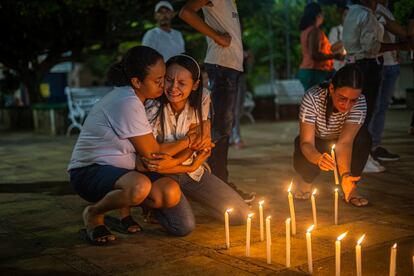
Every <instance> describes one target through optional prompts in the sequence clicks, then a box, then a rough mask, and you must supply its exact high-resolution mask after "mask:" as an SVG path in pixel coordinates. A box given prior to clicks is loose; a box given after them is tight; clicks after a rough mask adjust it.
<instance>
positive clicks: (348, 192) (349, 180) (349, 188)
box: [341, 174, 361, 202]
mask: <svg viewBox="0 0 414 276" xmlns="http://www.w3.org/2000/svg"><path fill="white" fill-rule="evenodd" d="M360 179H361V177H360V176H351V175H349V174H347V175H344V176H343V177H342V182H341V185H342V191H343V192H344V197H345V201H346V202H349V200H350V198H351V196H352V192H353V191H354V189H355V188H356V184H355V182H357V181H359V180H360Z"/></svg>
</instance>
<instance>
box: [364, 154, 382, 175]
mask: <svg viewBox="0 0 414 276" xmlns="http://www.w3.org/2000/svg"><path fill="white" fill-rule="evenodd" d="M383 171H385V167H384V166H382V165H381V164H380V163H379V162H378V161H376V160H374V158H372V156H371V155H369V156H368V160H367V163H366V164H365V167H364V170H363V171H362V172H364V173H378V172H383Z"/></svg>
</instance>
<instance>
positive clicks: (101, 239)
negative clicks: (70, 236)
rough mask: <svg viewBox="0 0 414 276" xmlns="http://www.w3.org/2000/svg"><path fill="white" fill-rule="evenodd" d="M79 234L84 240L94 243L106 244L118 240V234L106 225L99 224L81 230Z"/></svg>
mask: <svg viewBox="0 0 414 276" xmlns="http://www.w3.org/2000/svg"><path fill="white" fill-rule="evenodd" d="M79 236H80V238H81V239H82V240H83V241H87V242H89V243H90V244H92V245H97V246H104V245H108V244H110V243H112V242H113V241H115V240H116V236H115V235H114V234H112V233H111V232H110V231H109V230H108V229H107V228H106V227H105V225H98V226H96V227H95V228H93V229H91V230H89V229H85V228H84V229H81V230H79Z"/></svg>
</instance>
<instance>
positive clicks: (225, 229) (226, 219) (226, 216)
mask: <svg viewBox="0 0 414 276" xmlns="http://www.w3.org/2000/svg"><path fill="white" fill-rule="evenodd" d="M232 210H233V209H232V208H230V209H227V210H226V212H224V231H225V233H226V248H227V249H229V248H230V230H229V213H230V212H231V211H232Z"/></svg>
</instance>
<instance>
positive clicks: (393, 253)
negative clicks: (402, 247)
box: [390, 243, 397, 276]
mask: <svg viewBox="0 0 414 276" xmlns="http://www.w3.org/2000/svg"><path fill="white" fill-rule="evenodd" d="M396 265H397V244H396V243H394V245H393V246H392V247H391V256H390V276H395V275H396Z"/></svg>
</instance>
